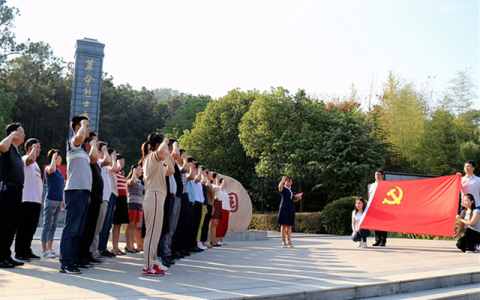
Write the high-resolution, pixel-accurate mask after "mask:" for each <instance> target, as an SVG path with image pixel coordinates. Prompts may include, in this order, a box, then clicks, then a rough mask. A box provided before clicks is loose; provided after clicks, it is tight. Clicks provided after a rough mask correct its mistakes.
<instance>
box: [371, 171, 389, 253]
mask: <svg viewBox="0 0 480 300" xmlns="http://www.w3.org/2000/svg"><path fill="white" fill-rule="evenodd" d="M382 180H383V171H382V170H377V171H375V183H372V184H370V185H369V186H368V198H369V199H370V196H371V194H372V193H373V191H374V190H375V189H376V188H377V184H378V182H379V181H382ZM387 234H388V232H386V231H380V230H375V243H374V244H373V245H372V246H382V247H385V246H386V244H387Z"/></svg>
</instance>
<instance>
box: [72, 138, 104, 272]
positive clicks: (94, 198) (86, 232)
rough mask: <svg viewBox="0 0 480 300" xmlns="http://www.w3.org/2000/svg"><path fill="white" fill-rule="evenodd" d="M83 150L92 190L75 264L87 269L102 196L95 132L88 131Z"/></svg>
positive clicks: (101, 180)
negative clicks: (88, 162)
mask: <svg viewBox="0 0 480 300" xmlns="http://www.w3.org/2000/svg"><path fill="white" fill-rule="evenodd" d="M85 150H86V151H87V152H88V153H89V156H90V168H91V169H92V191H91V192H90V202H89V203H88V210H87V217H86V220H85V227H84V228H83V232H82V235H81V236H80V238H79V240H78V246H77V257H78V261H77V266H78V268H79V269H84V270H85V269H88V268H90V267H93V265H92V264H91V263H90V262H89V261H88V260H89V258H91V253H90V245H91V244H92V242H93V238H94V236H95V228H96V226H97V219H98V215H99V213H100V206H101V205H102V202H103V200H102V196H103V179H102V171H101V169H100V165H99V164H98V139H97V134H96V133H95V132H93V131H92V132H90V134H89V137H88V138H87V139H86V140H85Z"/></svg>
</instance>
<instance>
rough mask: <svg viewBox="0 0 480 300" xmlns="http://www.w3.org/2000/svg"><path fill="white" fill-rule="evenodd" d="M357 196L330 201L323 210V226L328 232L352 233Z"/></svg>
mask: <svg viewBox="0 0 480 300" xmlns="http://www.w3.org/2000/svg"><path fill="white" fill-rule="evenodd" d="M355 198H356V197H355V196H353V197H346V198H341V199H338V200H335V201H333V202H330V203H329V204H327V205H326V206H325V208H324V209H323V212H322V217H323V228H324V229H325V231H326V232H327V233H331V234H339V235H350V234H351V233H352V211H353V209H354V206H355Z"/></svg>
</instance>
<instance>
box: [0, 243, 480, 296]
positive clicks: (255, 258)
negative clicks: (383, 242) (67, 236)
mask: <svg viewBox="0 0 480 300" xmlns="http://www.w3.org/2000/svg"><path fill="white" fill-rule="evenodd" d="M294 244H295V245H296V248H292V249H290V248H287V249H285V248H283V247H281V246H280V245H279V243H278V240H276V239H269V240H266V241H255V242H248V243H247V242H232V243H231V244H230V245H229V246H225V247H220V248H215V249H212V250H207V251H205V252H203V253H200V254H196V255H192V256H190V257H188V258H186V259H183V260H180V261H179V262H177V264H175V265H174V266H172V268H171V269H170V270H169V271H167V274H166V275H165V276H163V277H160V278H151V277H150V278H145V277H142V276H141V268H142V263H143V255H142V254H133V255H130V254H129V255H126V256H120V257H117V258H114V259H107V260H106V261H105V263H104V264H102V265H99V266H96V267H95V268H93V269H91V270H88V271H85V272H84V273H83V274H81V275H66V274H60V273H59V272H58V268H59V262H58V259H55V260H53V259H42V260H40V261H36V262H32V263H28V264H26V265H25V266H24V267H22V268H16V269H14V270H0V297H3V296H4V295H5V293H6V292H12V291H13V293H16V294H15V295H16V296H17V297H26V299H28V298H29V297H30V296H31V295H32V294H31V293H28V291H24V290H22V286H23V285H24V284H28V285H29V286H31V287H34V290H36V291H37V293H38V294H37V295H36V296H35V297H32V299H42V297H43V298H45V297H47V296H49V297H50V296H51V297H53V296H54V295H63V296H65V295H68V298H72V297H73V296H75V297H78V298H79V299H82V297H83V298H86V296H89V297H95V298H99V299H101V298H107V299H108V298H109V297H114V298H119V299H128V298H133V299H139V298H140V299H141V298H145V299H147V298H164V299H186V298H190V299H223V298H243V297H247V296H248V297H251V296H255V295H265V293H266V294H269V293H271V294H281V293H282V292H279V290H283V291H290V292H295V293H299V292H300V293H302V292H305V293H312V294H311V295H315V294H314V293H315V291H318V290H321V289H327V290H328V289H333V288H342V287H343V288H345V287H351V286H364V285H372V284H381V283H386V282H387V283H388V282H391V281H393V280H403V281H409V280H411V279H414V278H425V277H431V276H444V275H448V274H457V273H465V272H468V271H470V272H478V269H479V267H480V262H478V263H475V262H474V261H473V262H472V259H471V256H467V255H465V254H463V253H461V252H460V251H458V250H456V248H455V244H454V242H452V241H422V240H402V239H389V244H388V246H387V247H385V248H368V249H358V248H356V247H355V244H354V243H353V242H351V241H350V239H349V237H337V236H308V235H307V236H305V237H301V238H298V239H296V240H294ZM32 246H33V247H34V251H39V249H40V244H39V242H38V241H37V242H36V243H35V241H34V244H33V245H32ZM121 246H124V245H122V244H121ZM35 247H36V248H35ZM54 247H55V248H57V249H58V241H55V242H54ZM472 277H473V276H472ZM475 278H478V277H475ZM462 280H463V279H462ZM462 280H460V281H461V282H463V281H462ZM460 281H459V282H460ZM17 287H19V288H18V289H17ZM350 290H351V289H344V290H343V291H344V293H346V294H348V293H350V292H349V291H350ZM58 291H61V292H62V293H60V294H59V292H58ZM305 293H303V295H307V294H305ZM70 295H72V297H70ZM309 295H310V294H309ZM365 295H368V294H365ZM12 297H13V296H12ZM55 297H56V296H55ZM59 297H60V296H59ZM182 297H183V298H182ZM185 297H186V298H185ZM72 299H73V298H72Z"/></svg>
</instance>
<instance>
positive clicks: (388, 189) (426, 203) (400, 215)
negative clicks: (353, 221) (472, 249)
mask: <svg viewBox="0 0 480 300" xmlns="http://www.w3.org/2000/svg"><path fill="white" fill-rule="evenodd" d="M461 178H462V175H460V174H456V175H451V176H444V177H437V178H429V179H418V180H397V181H379V182H378V184H377V187H376V189H375V192H374V193H373V196H372V195H371V196H370V197H371V198H370V200H369V203H368V205H367V208H366V210H365V213H364V214H363V218H362V220H361V221H360V228H361V229H372V230H382V231H391V232H402V233H414V234H428V235H439V236H453V235H454V233H455V222H456V219H455V216H456V215H457V212H458V200H459V193H460V184H461Z"/></svg>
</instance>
